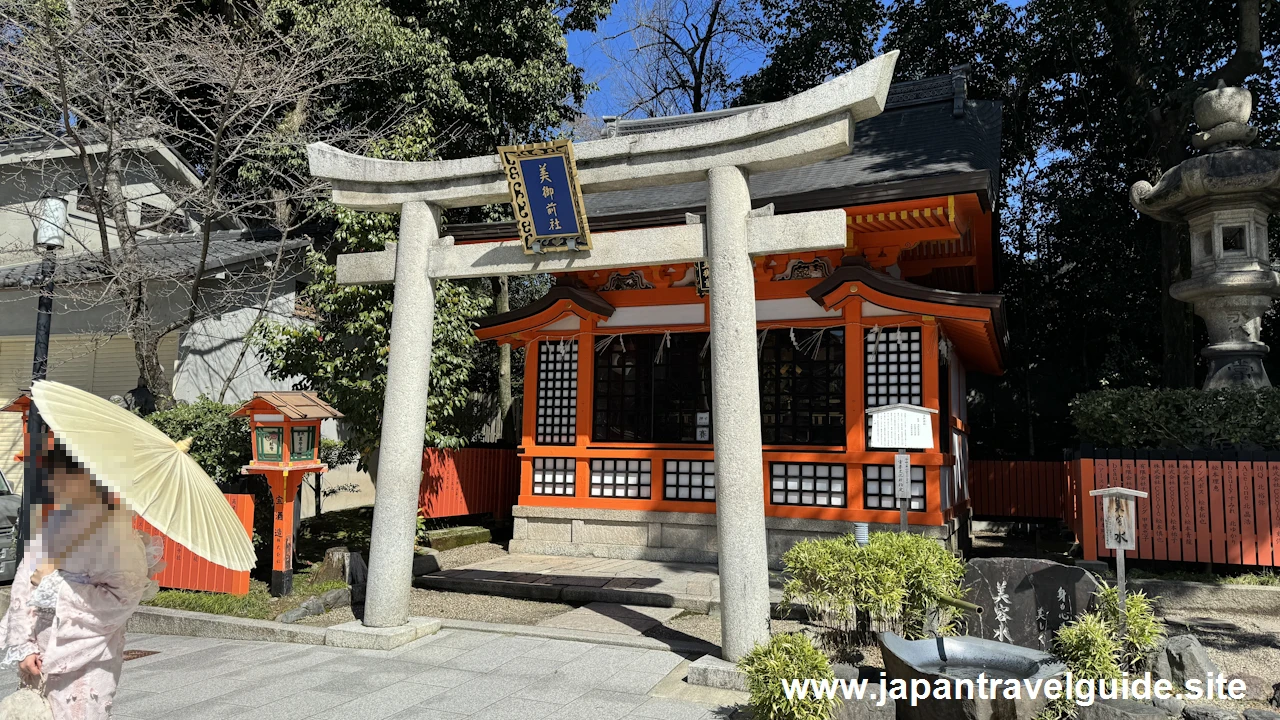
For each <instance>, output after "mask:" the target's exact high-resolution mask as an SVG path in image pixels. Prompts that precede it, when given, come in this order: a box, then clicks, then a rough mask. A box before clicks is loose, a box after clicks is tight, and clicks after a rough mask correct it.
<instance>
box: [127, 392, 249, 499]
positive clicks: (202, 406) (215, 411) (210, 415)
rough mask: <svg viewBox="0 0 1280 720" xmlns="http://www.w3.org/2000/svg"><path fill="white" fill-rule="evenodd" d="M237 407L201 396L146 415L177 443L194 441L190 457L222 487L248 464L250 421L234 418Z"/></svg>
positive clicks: (148, 419)
mask: <svg viewBox="0 0 1280 720" xmlns="http://www.w3.org/2000/svg"><path fill="white" fill-rule="evenodd" d="M237 407H238V406H236V405H223V404H222V403H219V402H214V401H213V400H210V399H209V398H207V397H203V396H201V398H200V399H199V400H196V401H195V402H193V403H183V404H180V405H176V406H174V407H173V408H172V409H169V410H162V411H160V412H155V413H152V414H150V415H148V416H147V422H149V423H151V424H152V425H154V426H156V427H157V428H159V429H160V431H161V432H163V433H164V434H165V435H168V436H169V437H171V438H173V439H174V440H182V439H183V438H191V439H192V443H191V449H190V451H188V454H189V455H190V456H191V458H192V459H193V460H195V461H196V462H197V463H200V467H201V468H204V471H205V472H207V473H209V477H211V478H213V480H214V482H216V483H218V485H219V486H225V485H226V484H227V483H230V482H232V481H235V480H238V479H239V478H240V477H241V476H240V468H241V467H244V466H245V465H248V464H249V460H250V459H251V458H252V453H251V451H250V447H249V421H248V419H247V418H243V417H231V413H232V412H235V410H236V408H237Z"/></svg>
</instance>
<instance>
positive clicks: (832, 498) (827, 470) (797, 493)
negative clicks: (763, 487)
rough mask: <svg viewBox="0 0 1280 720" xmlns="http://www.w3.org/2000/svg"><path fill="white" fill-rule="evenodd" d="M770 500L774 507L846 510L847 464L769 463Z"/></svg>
mask: <svg viewBox="0 0 1280 720" xmlns="http://www.w3.org/2000/svg"><path fill="white" fill-rule="evenodd" d="M769 466H770V468H769V476H770V477H769V498H770V500H771V501H772V503H773V504H774V505H805V506H812V507H847V506H848V504H849V492H848V491H849V488H848V483H847V481H846V478H845V468H844V465H825V464H819V463H789V462H776V463H770V464H769Z"/></svg>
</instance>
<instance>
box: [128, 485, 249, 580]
mask: <svg viewBox="0 0 1280 720" xmlns="http://www.w3.org/2000/svg"><path fill="white" fill-rule="evenodd" d="M226 498H227V502H228V503H230V504H231V509H232V510H234V511H235V513H236V517H237V518H239V519H240V524H241V525H243V526H244V531H245V532H246V533H248V535H249V537H250V538H252V537H253V496H252V495H227V496H226ZM133 527H134V528H136V529H138V530H141V531H143V532H145V533H147V534H148V535H155V536H157V537H159V538H161V539H162V540H163V541H164V562H165V568H164V570H161V571H160V574H159V575H156V578H155V580H156V582H157V583H159V584H160V587H163V588H176V589H180V590H205V591H208V592H221V593H231V594H232V595H244V594H246V593H248V592H249V571H248V570H244V571H239V572H238V571H235V570H228V569H227V568H224V567H222V566H221V565H214V564H213V563H211V562H209V561H208V560H205V559H204V558H202V557H200V556H199V555H196V554H195V553H193V552H191V551H190V550H188V549H186V548H185V547H183V546H181V545H179V544H178V543H176V542H174V541H173V540H170V539H169V538H167V537H165V536H164V535H163V534H162V533H161V532H160V531H159V530H156V529H155V527H153V526H152V525H151V523H148V522H147V521H146V520H143V519H142V518H141V517H139V516H136V515H135V516H134V520H133Z"/></svg>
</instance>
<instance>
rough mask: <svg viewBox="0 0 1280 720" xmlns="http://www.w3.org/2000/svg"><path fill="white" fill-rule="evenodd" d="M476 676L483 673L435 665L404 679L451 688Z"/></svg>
mask: <svg viewBox="0 0 1280 720" xmlns="http://www.w3.org/2000/svg"><path fill="white" fill-rule="evenodd" d="M478 677H483V675H482V674H481V673H475V672H471V671H469V670H454V669H453V668H442V667H436V668H431V669H430V670H426V671H423V672H421V673H418V674H417V675H413V676H410V677H407V678H405V681H406V682H411V683H418V684H420V685H437V686H439V687H445V688H451V687H457V686H459V685H461V684H463V683H465V682H467V681H469V680H474V679H475V678H478Z"/></svg>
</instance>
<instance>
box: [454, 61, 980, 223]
mask: <svg viewBox="0 0 1280 720" xmlns="http://www.w3.org/2000/svg"><path fill="white" fill-rule="evenodd" d="M965 87H966V84H965V81H964V77H963V75H960V74H955V75H941V76H938V77H933V78H926V79H924V80H915V81H910V82H900V83H894V84H893V85H892V86H891V87H890V88H889V97H888V98H887V100H886V102H885V110H884V112H882V113H881V114H880V115H877V116H876V117H873V118H871V119H869V120H863V121H862V122H859V123H858V124H857V126H856V127H855V129H854V139H853V147H852V151H851V152H850V153H849V154H848V155H845V156H843V157H839V158H836V159H834V160H827V161H825V162H820V163H815V164H813V165H807V166H805V167H800V168H794V169H791V170H781V171H778V172H771V173H760V174H759V175H755V176H753V177H752V178H751V197H752V204H753V205H756V206H760V205H764V204H767V203H774V204H775V206H776V209H777V211H778V212H796V211H801V210H816V209H823V208H835V207H848V206H852V205H867V204H873V203H880V202H892V201H896V200H910V199H915V198H921V197H936V196H939V195H950V194H962V193H970V192H974V193H977V194H978V195H979V198H980V200H981V201H982V202H983V204H984V205H987V206H990V207H998V206H999V202H998V198H997V197H996V193H997V191H998V189H999V176H1000V175H999V174H1000V132H1001V116H1000V108H1001V104H1000V103H999V102H998V101H991V100H968V99H966V98H965V92H966V90H965ZM746 109H747V108H730V109H729V110H722V111H714V112H709V113H695V114H690V115H679V116H674V117H667V118H646V119H644V120H617V121H612V122H610V123H609V125H608V130H607V132H611V133H616V134H619V135H629V134H635V133H637V132H653V131H657V130H666V129H671V128H677V127H685V126H688V125H692V124H697V123H699V122H706V121H708V120H715V119H717V118H720V117H725V116H727V115H732V114H735V113H737V112H741V111H743V110H746ZM585 201H586V205H587V214H588V216H589V218H590V224H591V229H592V230H596V231H600V232H604V231H609V230H622V229H626V228H632V227H648V226H654V225H667V224H673V223H681V222H684V213H700V212H703V210H704V209H705V206H706V201H707V184H706V183H705V182H697V183H686V184H683V185H669V186H665V187H652V188H642V189H637V190H624V191H618V192H608V193H593V194H591V195H587V196H586V197H585ZM445 232H447V233H448V234H450V235H453V236H454V238H455V239H457V240H459V241H468V240H491V239H495V238H505V237H514V236H515V234H516V229H515V224H514V223H511V222H505V223H503V222H497V223H460V224H451V225H449V226H447V227H446V229H445Z"/></svg>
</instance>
